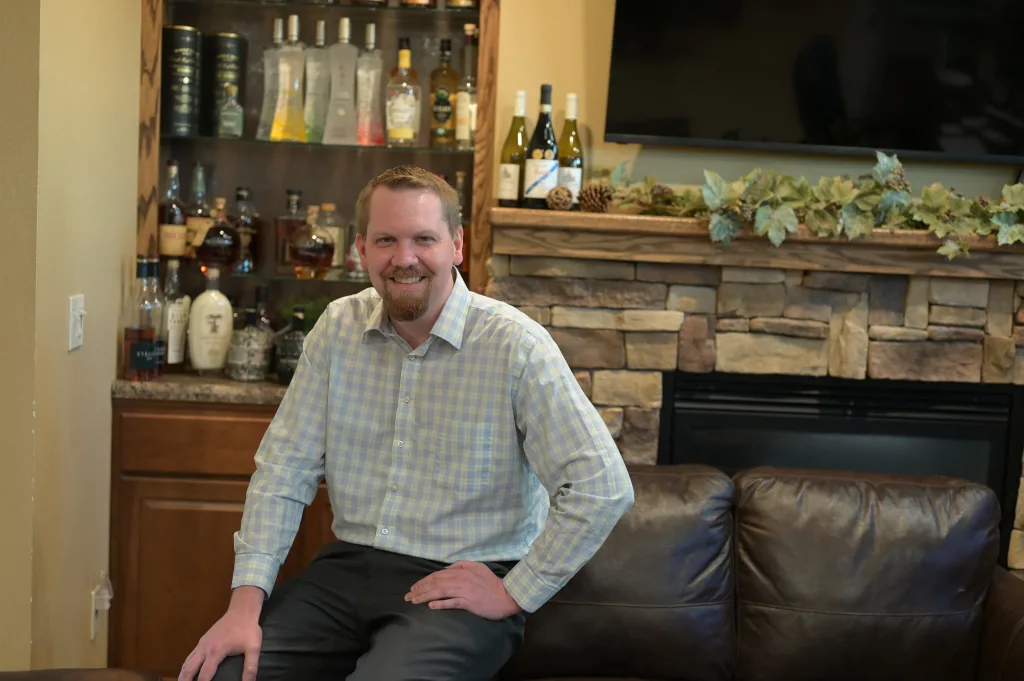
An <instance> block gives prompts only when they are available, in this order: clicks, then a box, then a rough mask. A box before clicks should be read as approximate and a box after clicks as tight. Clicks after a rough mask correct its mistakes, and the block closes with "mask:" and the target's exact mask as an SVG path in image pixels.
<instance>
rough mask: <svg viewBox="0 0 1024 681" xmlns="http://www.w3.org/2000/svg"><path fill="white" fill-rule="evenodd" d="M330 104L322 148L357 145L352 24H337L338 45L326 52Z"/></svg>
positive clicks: (346, 21) (356, 57)
mask: <svg viewBox="0 0 1024 681" xmlns="http://www.w3.org/2000/svg"><path fill="white" fill-rule="evenodd" d="M328 58H329V61H330V68H331V103H330V106H329V107H328V109H327V123H326V125H325V127H324V139H323V143H324V144H356V143H357V142H358V137H357V136H356V64H357V62H358V60H359V48H358V47H356V46H355V45H353V44H352V22H351V21H350V20H349V18H348V17H342V18H341V19H339V20H338V42H336V43H335V44H333V45H331V46H330V47H329V48H328Z"/></svg>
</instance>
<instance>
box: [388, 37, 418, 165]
mask: <svg viewBox="0 0 1024 681" xmlns="http://www.w3.org/2000/svg"><path fill="white" fill-rule="evenodd" d="M411 61H412V54H411V53H410V51H409V50H407V49H403V50H399V51H398V73H396V74H395V77H394V78H392V79H391V80H390V81H388V89H387V126H388V146H389V147H410V146H415V144H416V142H417V140H418V139H419V131H420V102H421V100H422V97H421V92H420V85H419V83H417V82H416V81H414V80H412V77H411V74H410V72H409V67H410V65H411Z"/></svg>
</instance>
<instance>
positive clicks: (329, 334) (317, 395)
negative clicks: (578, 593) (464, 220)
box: [179, 166, 633, 681]
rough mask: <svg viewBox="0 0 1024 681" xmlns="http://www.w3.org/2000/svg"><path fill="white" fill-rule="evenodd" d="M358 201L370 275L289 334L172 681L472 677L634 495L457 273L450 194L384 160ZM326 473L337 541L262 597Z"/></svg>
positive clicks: (548, 355) (546, 342) (544, 369)
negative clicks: (212, 599) (208, 598)
mask: <svg viewBox="0 0 1024 681" xmlns="http://www.w3.org/2000/svg"><path fill="white" fill-rule="evenodd" d="M356 214H357V221H358V229H359V232H358V235H357V241H356V243H357V247H358V249H359V252H360V254H361V255H362V257H363V262H364V263H365V265H366V267H367V269H368V270H369V274H370V280H371V282H372V283H373V288H372V289H367V290H366V291H363V292H362V293H359V294H356V295H353V296H348V297H345V298H341V299H339V300H336V301H334V302H333V303H332V304H331V305H330V306H329V307H328V308H327V310H326V311H325V312H324V314H323V315H322V316H321V318H320V319H319V320H318V321H317V323H316V325H315V326H314V328H313V329H312V331H311V332H310V334H309V336H308V337H307V338H306V342H305V346H304V348H303V354H302V357H301V359H300V361H299V366H298V369H297V371H296V373H295V377H294V378H293V379H292V382H291V385H290V387H289V389H288V392H287V394H286V395H285V397H284V400H283V401H282V403H281V406H280V408H279V409H278V411H277V415H276V416H275V417H274V420H273V422H272V423H271V424H270V427H269V428H268V430H267V433H266V435H265V436H264V438H263V442H262V443H261V445H260V447H259V450H258V451H257V453H256V464H257V470H256V473H255V474H254V475H253V478H252V481H251V482H250V485H249V491H248V495H247V497H246V502H245V512H244V514H243V517H242V526H241V528H240V530H239V532H238V533H236V535H235V550H236V561H235V571H234V577H233V579H232V589H233V593H232V597H231V604H230V606H229V607H228V611H227V613H225V615H224V616H223V617H222V618H221V619H220V620H219V621H218V622H217V623H216V624H214V625H213V627H211V629H210V630H209V631H208V632H207V633H206V634H205V635H204V636H203V637H202V639H200V641H199V643H198V645H197V646H196V648H195V650H194V651H193V652H192V653H191V654H190V655H189V656H188V658H187V659H186V660H185V663H184V665H183V667H182V670H181V674H180V676H179V679H180V681H192V679H194V678H198V681H210V679H211V678H214V675H215V674H216V679H217V680H218V681H238V680H239V678H241V679H243V680H244V681H254V680H255V679H256V678H257V673H258V678H259V679H260V681H263V680H274V681H277V680H278V679H288V681H291V680H292V679H294V680H296V681H304V680H305V679H319V678H323V679H332V680H334V679H344V678H348V679H352V680H353V681H403V680H411V679H418V680H433V679H481V680H484V679H489V678H491V677H492V676H493V675H494V674H495V673H496V672H497V671H498V670H499V669H500V668H501V667H502V666H503V665H504V664H505V662H507V661H508V659H509V658H510V657H511V656H512V654H513V653H514V652H515V650H516V649H517V647H518V646H519V644H520V643H521V642H522V638H523V626H524V619H525V615H524V611H525V612H532V611H535V610H536V609H537V608H538V607H539V606H540V605H541V604H543V603H544V602H546V601H547V600H548V599H549V598H550V597H551V596H552V595H553V594H554V593H556V592H557V591H558V590H559V589H560V588H561V587H562V586H563V585H564V584H565V583H566V582H567V581H568V580H569V578H570V577H571V576H572V575H573V574H575V573H576V572H577V571H578V570H579V568H580V567H582V566H583V565H584V564H585V563H586V562H587V561H588V560H589V559H590V557H591V556H592V555H593V554H594V553H595V552H596V551H597V549H598V548H599V547H600V545H601V544H602V543H603V542H604V540H605V539H606V538H607V536H608V534H609V532H610V531H611V529H612V527H613V526H614V525H615V523H616V522H617V521H618V520H619V518H620V517H621V516H622V514H623V513H624V512H625V511H626V510H627V509H628V508H629V507H630V506H631V505H632V503H633V488H632V486H631V484H630V480H629V476H628V475H627V472H626V469H625V465H624V464H623V461H622V458H621V456H620V455H619V453H618V451H617V449H616V446H615V443H614V442H613V441H612V439H611V437H610V435H609V433H608V429H607V427H606V426H605V424H604V422H603V421H602V419H601V418H600V416H599V415H598V414H597V412H596V410H595V409H594V408H593V406H592V405H591V404H590V402H589V401H588V400H587V398H586V396H585V395H584V394H583V391H582V390H581V389H580V387H579V384H578V383H577V382H576V379H575V378H574V377H573V374H572V372H571V371H570V370H569V367H568V366H567V365H566V363H565V360H564V359H563V357H562V355H561V353H560V352H559V350H558V347H557V346H556V345H555V343H554V342H553V341H552V340H551V337H550V336H549V335H548V334H547V332H546V331H545V330H544V328H543V327H541V326H540V325H538V324H537V323H535V322H534V321H532V320H531V319H529V318H528V317H526V316H525V315H524V314H522V313H521V312H519V311H518V310H516V309H515V308H513V307H511V306H509V305H506V304H504V303H501V302H498V301H495V300H492V299H490V298H487V297H485V296H480V295H477V294H474V293H472V292H470V291H469V290H468V289H467V288H466V285H465V284H464V283H463V281H462V279H461V278H460V277H459V276H458V270H457V269H456V265H458V264H459V263H461V262H462V228H461V226H460V223H461V220H460V215H459V202H458V196H457V195H456V193H455V191H454V190H453V189H452V188H451V187H450V186H449V185H448V184H447V183H446V182H445V181H444V180H442V179H441V178H439V177H437V176H436V175H434V174H432V173H429V172H427V171H425V170H422V169H420V168H416V167H411V166H400V167H397V168H393V169H391V170H389V171H386V172H384V173H383V174H381V175H380V176H378V177H376V178H375V179H374V180H372V181H371V182H370V183H369V184H368V185H367V186H366V188H365V189H364V190H363V191H362V193H361V194H360V196H359V198H358V202H357V208H356ZM325 476H326V481H327V487H328V490H329V492H330V500H331V506H332V509H333V511H334V524H333V530H334V533H335V535H336V536H337V537H338V540H339V541H338V542H335V543H331V544H329V545H328V546H326V547H324V548H323V549H322V550H321V552H320V553H319V554H318V555H317V557H316V558H315V559H314V560H313V562H312V563H311V564H310V565H309V566H308V568H307V569H306V570H305V572H303V573H302V574H300V575H299V576H298V577H296V578H294V579H292V580H289V581H287V582H285V583H284V584H283V585H281V586H280V587H279V588H277V589H276V590H273V591H272V589H273V586H274V582H275V580H276V576H277V572H278V568H279V566H280V564H281V563H282V562H283V560H284V559H285V557H286V556H287V553H288V550H289V548H290V546H291V543H292V541H293V540H294V538H295V534H296V532H297V529H298V526H299V522H300V519H301V515H302V511H303V509H304V508H305V507H306V506H307V505H308V504H309V503H311V502H312V500H313V498H314V496H315V493H316V490H317V487H318V485H319V483H320V481H321V479H322V478H324V477H325ZM268 594H269V595H270V596H269V598H267V595H268ZM265 599H266V600H265Z"/></svg>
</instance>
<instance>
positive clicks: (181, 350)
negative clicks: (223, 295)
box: [163, 258, 192, 374]
mask: <svg viewBox="0 0 1024 681" xmlns="http://www.w3.org/2000/svg"><path fill="white" fill-rule="evenodd" d="M180 269H181V262H180V261H179V260H178V259H177V258H172V259H170V260H168V261H167V276H166V277H164V323H163V328H164V332H165V333H166V336H167V363H166V365H165V367H164V371H165V372H167V373H169V374H180V373H184V371H185V335H186V332H187V330H188V314H189V310H190V308H191V307H192V298H191V297H190V296H189V295H187V294H185V293H183V292H182V290H181V274H180Z"/></svg>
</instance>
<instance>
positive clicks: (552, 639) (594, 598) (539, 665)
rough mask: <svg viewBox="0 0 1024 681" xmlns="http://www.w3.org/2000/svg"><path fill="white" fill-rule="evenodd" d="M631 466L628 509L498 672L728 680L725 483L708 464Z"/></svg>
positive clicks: (730, 643)
mask: <svg viewBox="0 0 1024 681" xmlns="http://www.w3.org/2000/svg"><path fill="white" fill-rule="evenodd" d="M629 468H630V474H631V477H632V480H633V488H634V493H635V498H636V501H635V503H634V505H633V508H631V509H630V510H629V511H627V512H626V514H625V515H624V516H623V517H622V520H620V521H619V523H618V525H616V527H615V529H614V530H613V531H612V533H611V535H610V536H609V537H608V539H607V541H606V542H605V543H604V545H603V546H602V547H601V548H600V549H599V550H598V552H597V553H596V554H595V555H594V557H593V558H592V559H591V561H590V562H589V563H588V564H587V565H586V566H584V567H583V569H582V570H580V572H579V573H577V574H576V575H575V576H574V577H573V578H572V579H571V580H570V581H569V583H568V584H566V585H565V587H564V588H563V589H562V590H561V591H559V593H557V594H556V595H555V596H554V597H553V598H552V599H551V600H550V601H548V602H547V603H546V604H545V605H544V606H543V607H541V608H540V609H539V610H538V611H537V612H536V613H533V614H531V615H528V616H527V618H526V636H525V640H524V642H523V646H522V648H521V649H520V650H519V653H518V654H517V655H516V656H515V657H514V658H513V659H512V660H511V661H510V662H509V664H508V665H507V666H506V668H505V669H504V670H503V671H502V674H501V678H503V679H543V678H564V677H573V678H581V677H583V678H585V677H600V678H609V677H628V678H633V677H636V678H650V679H653V678H673V679H686V680H687V681H725V680H726V679H731V678H732V672H733V665H734V660H735V636H734V626H733V610H734V601H733V595H732V594H733V576H732V512H731V507H732V503H733V486H732V481H731V480H730V479H729V478H728V477H727V476H726V475H724V474H723V473H721V472H719V471H717V470H715V469H713V468H709V467H706V466H691V465H685V466H630V467H629Z"/></svg>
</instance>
